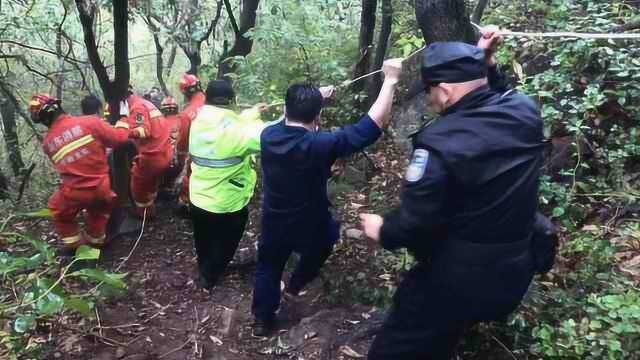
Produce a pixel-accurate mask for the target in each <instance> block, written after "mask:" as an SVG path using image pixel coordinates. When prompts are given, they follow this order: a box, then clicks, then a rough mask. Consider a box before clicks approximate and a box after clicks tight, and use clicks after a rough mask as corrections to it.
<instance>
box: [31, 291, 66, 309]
mask: <svg viewBox="0 0 640 360" xmlns="http://www.w3.org/2000/svg"><path fill="white" fill-rule="evenodd" d="M63 307H64V299H63V298H62V297H61V296H59V295H56V294H54V293H53V292H50V293H48V294H47V296H45V297H44V298H42V299H40V300H38V303H37V304H36V310H38V313H40V314H42V315H53V314H55V313H57V312H59V311H60V310H62V308H63Z"/></svg>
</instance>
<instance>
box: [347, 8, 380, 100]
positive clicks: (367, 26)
mask: <svg viewBox="0 0 640 360" xmlns="http://www.w3.org/2000/svg"><path fill="white" fill-rule="evenodd" d="M377 4H378V2H377V0H362V12H361V14H360V40H359V45H358V48H359V56H360V58H359V59H358V62H357V63H356V65H355V67H354V69H353V78H354V79H355V78H357V77H360V76H362V75H364V74H366V73H367V71H369V62H370V59H371V53H372V52H373V51H372V44H373V35H374V33H375V29H376V10H377ZM364 88H365V81H356V82H354V83H353V85H352V86H351V89H352V90H353V91H354V92H360V91H362V90H363V89H364Z"/></svg>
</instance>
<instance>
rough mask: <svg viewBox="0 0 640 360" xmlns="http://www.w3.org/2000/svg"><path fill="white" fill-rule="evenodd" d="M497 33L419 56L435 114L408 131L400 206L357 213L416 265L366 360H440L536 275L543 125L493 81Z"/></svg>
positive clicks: (374, 235) (500, 313)
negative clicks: (535, 224) (407, 157)
mask: <svg viewBox="0 0 640 360" xmlns="http://www.w3.org/2000/svg"><path fill="white" fill-rule="evenodd" d="M494 31H495V30H487V31H484V32H483V37H482V38H481V39H480V41H479V43H478V47H475V46H471V45H467V44H464V43H459V42H448V43H434V44H432V45H430V46H429V47H428V48H427V49H426V50H425V52H424V57H423V61H422V67H421V72H422V80H423V83H424V88H425V90H426V91H428V93H429V94H428V99H427V100H428V102H429V107H430V108H431V109H432V110H434V111H435V112H437V113H439V114H440V118H438V119H437V120H435V121H433V122H431V123H430V124H427V125H425V126H424V127H423V128H422V129H421V130H420V131H419V132H417V133H416V134H415V135H413V145H414V152H413V155H412V160H411V163H410V165H409V167H408V169H407V172H406V179H405V183H404V188H403V191H402V193H401V195H400V199H401V204H400V206H399V207H398V208H396V209H394V210H392V211H391V212H389V213H388V214H386V215H385V216H384V217H380V216H378V215H372V214H363V215H361V221H362V226H363V228H364V230H365V233H366V234H367V236H368V237H369V238H371V239H373V240H376V241H379V242H380V244H381V245H382V246H383V247H384V248H386V249H389V250H394V249H398V248H403V247H404V248H407V249H409V250H410V251H411V252H412V253H413V254H414V256H415V258H416V260H417V265H416V266H415V267H414V268H413V269H412V270H411V271H410V272H409V273H408V274H407V275H406V277H405V278H404V279H403V281H402V283H401V284H400V286H399V287H398V290H397V292H396V294H395V297H394V305H393V308H392V309H391V312H390V314H389V317H388V318H387V320H386V322H385V324H384V326H383V329H382V331H381V332H380V333H379V334H378V335H377V337H376V339H375V340H374V342H373V344H372V346H371V349H370V351H369V359H375V360H377V359H385V360H387V359H393V360H399V359H411V360H415V359H430V360H434V359H436V360H440V359H449V358H451V356H452V355H453V353H454V350H455V347H456V344H457V342H458V340H459V338H460V336H461V334H462V332H463V330H464V329H465V327H466V326H469V325H470V324H473V323H475V322H479V321H491V320H500V319H504V318H505V317H506V316H507V315H508V314H509V313H511V312H512V311H513V310H515V309H516V307H517V306H518V305H519V303H520V301H521V300H522V297H523V296H524V294H525V293H526V291H527V288H528V286H529V284H530V282H531V280H532V278H533V275H534V265H533V258H532V253H531V249H530V242H531V238H532V225H533V221H534V215H535V212H536V208H537V201H538V178H539V173H540V166H541V163H542V149H543V143H542V141H543V130H542V128H543V124H542V120H541V118H540V113H539V110H538V107H537V106H536V104H535V103H534V102H533V101H532V100H531V99H529V98H528V97H527V96H524V95H521V94H518V93H516V92H513V91H504V90H505V86H498V85H500V84H498V83H496V80H497V79H499V77H498V74H497V70H496V67H495V62H494V60H493V50H494V49H493V47H494V45H495V43H497V41H499V38H498V36H495V32H494ZM487 76H488V77H487Z"/></svg>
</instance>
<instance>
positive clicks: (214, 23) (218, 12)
mask: <svg viewBox="0 0 640 360" xmlns="http://www.w3.org/2000/svg"><path fill="white" fill-rule="evenodd" d="M220 15H222V0H218V6H217V8H216V16H215V18H214V19H213V21H211V25H209V29H208V30H207V33H206V34H204V35H203V36H202V37H201V38H200V39H198V43H199V44H202V42H204V41H205V40H207V39H208V38H209V36H211V33H212V32H213V30H214V29H215V28H216V26H218V21H219V20H220Z"/></svg>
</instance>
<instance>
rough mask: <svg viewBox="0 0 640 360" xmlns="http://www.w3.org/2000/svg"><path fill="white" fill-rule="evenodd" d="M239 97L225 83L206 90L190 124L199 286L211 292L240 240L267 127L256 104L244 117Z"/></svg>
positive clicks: (193, 219)
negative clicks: (255, 157) (237, 101)
mask: <svg viewBox="0 0 640 360" xmlns="http://www.w3.org/2000/svg"><path fill="white" fill-rule="evenodd" d="M234 99H235V93H234V91H233V89H232V88H231V85H230V84H229V83H227V82H226V81H223V80H213V81H211V82H210V83H209V85H208V86H207V91H206V102H205V105H204V106H203V107H202V108H201V109H200V111H199V112H198V115H197V116H196V118H195V119H194V120H193V123H192V124H191V130H190V133H189V155H190V157H191V171H192V172H191V178H190V180H189V188H190V193H189V200H190V203H191V219H192V222H193V235H194V242H195V248H196V254H197V257H198V270H199V279H198V284H199V286H200V287H202V288H204V289H211V288H213V286H215V284H216V282H217V281H218V280H219V279H220V277H221V276H222V274H223V273H224V270H225V268H226V267H227V264H228V263H229V261H231V259H232V258H233V254H234V253H235V251H236V249H237V247H238V243H239V242H240V239H241V238H242V235H243V233H244V230H245V225H246V223H247V218H248V215H249V211H248V208H247V204H248V203H249V200H251V197H252V196H253V192H254V188H255V184H256V172H255V170H254V169H253V155H254V154H257V153H259V152H260V134H261V133H262V130H263V128H264V124H263V122H262V121H261V120H260V113H261V112H263V111H265V110H266V106H264V105H256V106H255V107H253V108H251V109H249V110H246V111H244V112H242V113H240V114H238V113H236V112H235V111H234V110H233V109H232V106H233V104H234Z"/></svg>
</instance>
